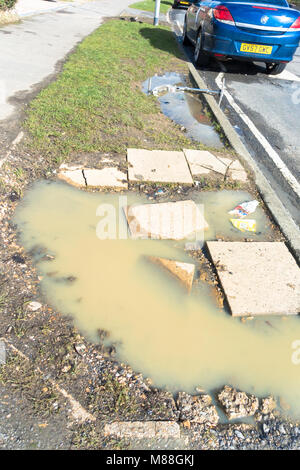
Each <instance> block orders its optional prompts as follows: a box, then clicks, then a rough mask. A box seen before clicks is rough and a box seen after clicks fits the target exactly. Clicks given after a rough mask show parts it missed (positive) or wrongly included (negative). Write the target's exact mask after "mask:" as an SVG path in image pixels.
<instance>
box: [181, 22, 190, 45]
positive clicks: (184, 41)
mask: <svg viewBox="0 0 300 470" xmlns="http://www.w3.org/2000/svg"><path fill="white" fill-rule="evenodd" d="M186 30H187V24H186V20H185V21H184V25H183V32H182V44H183V45H184V46H188V45H189V44H191V41H190V40H189V38H188V36H187V32H186Z"/></svg>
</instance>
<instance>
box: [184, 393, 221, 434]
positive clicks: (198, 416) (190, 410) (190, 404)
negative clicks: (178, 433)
mask: <svg viewBox="0 0 300 470" xmlns="http://www.w3.org/2000/svg"><path fill="white" fill-rule="evenodd" d="M177 406H178V409H179V411H180V416H179V419H180V421H183V422H187V421H188V422H194V423H198V424H206V425H207V426H216V425H217V424H218V422H219V415H218V413H217V410H216V407H215V406H214V405H213V404H212V399H211V397H210V396H209V395H189V394H188V393H186V392H180V393H179V394H178V398H177Z"/></svg>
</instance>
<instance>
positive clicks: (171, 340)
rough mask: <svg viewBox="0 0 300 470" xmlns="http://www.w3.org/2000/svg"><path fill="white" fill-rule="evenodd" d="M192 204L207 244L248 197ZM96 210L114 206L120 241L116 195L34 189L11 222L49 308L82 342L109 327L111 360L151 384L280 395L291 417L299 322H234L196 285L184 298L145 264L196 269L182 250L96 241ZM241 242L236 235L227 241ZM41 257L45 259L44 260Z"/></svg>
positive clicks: (297, 389) (298, 389) (174, 245)
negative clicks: (199, 211) (156, 259)
mask: <svg viewBox="0 0 300 470" xmlns="http://www.w3.org/2000/svg"><path fill="white" fill-rule="evenodd" d="M125 196H127V198H128V200H127V202H128V203H129V204H133V203H141V202H147V199H146V198H145V197H142V196H140V195H138V194H133V193H131V194H129V193H128V194H125ZM122 197H124V195H123V196H122ZM197 197H199V202H203V203H204V204H205V216H206V218H207V220H208V222H209V223H210V224H211V225H213V224H215V225H214V227H212V228H211V229H210V231H209V232H208V233H207V238H215V233H216V232H218V233H220V234H223V235H224V236H229V235H232V234H233V232H232V228H231V226H230V224H229V222H228V220H227V221H226V223H225V222H224V219H225V218H226V217H227V216H225V215H224V214H225V213H226V211H227V210H229V209H231V208H232V207H234V206H235V205H236V204H238V203H239V202H242V201H243V200H244V199H245V198H247V199H248V200H249V199H250V196H249V195H247V193H244V192H233V191H226V192H223V193H219V194H218V195H217V196H216V194H214V193H201V195H199V196H197ZM122 201H123V203H124V200H122ZM197 202H198V201H197ZM104 204H105V206H104ZM100 206H101V207H102V209H103V208H104V209H106V210H114V208H115V211H116V216H117V223H116V226H115V229H116V230H117V232H118V231H119V230H121V233H123V235H124V233H126V230H127V225H126V222H125V218H124V216H123V212H122V210H119V196H118V195H116V194H108V193H107V194H100V193H86V192H83V191H79V190H77V189H75V188H72V187H69V186H68V185H66V184H63V183H56V182H50V183H49V182H39V183H36V184H35V185H34V186H33V187H32V189H31V190H29V191H28V192H27V194H26V195H25V197H24V199H23V201H22V202H21V203H20V205H19V206H18V210H17V212H16V215H15V222H16V223H17V225H18V228H19V232H20V239H21V242H22V244H23V245H24V246H25V248H26V249H27V251H31V252H32V253H33V256H34V257H35V259H36V263H37V267H38V271H39V274H40V275H41V276H43V279H42V282H41V287H42V291H43V294H44V296H45V298H46V299H47V300H48V302H49V304H51V305H53V306H54V307H55V308H56V309H58V310H59V311H60V312H62V313H63V314H65V315H72V317H73V318H74V321H75V323H76V326H77V327H78V328H79V329H80V330H81V332H82V333H84V334H85V335H86V336H87V337H88V338H89V339H90V340H93V341H96V342H97V341H98V334H97V330H98V329H103V330H108V331H109V332H110V339H111V341H112V342H116V343H118V344H119V346H118V347H117V354H118V357H119V358H120V359H121V360H122V361H124V362H125V361H126V362H128V363H129V364H130V365H131V366H132V367H133V368H134V369H135V370H136V371H141V372H142V373H143V374H144V375H145V376H148V377H151V378H152V380H153V382H154V384H155V385H156V386H161V387H164V386H166V387H168V389H170V390H173V391H174V392H175V391H177V390H186V391H188V392H193V391H195V387H196V386H201V387H203V388H205V390H207V391H213V390H215V389H216V388H218V387H221V386H223V385H224V384H231V385H233V386H235V387H238V388H240V389H242V390H245V391H247V392H253V393H255V394H257V395H258V396H264V395H267V394H269V393H273V394H275V396H277V397H282V398H283V399H284V400H285V401H286V402H287V403H289V405H290V406H291V410H292V411H293V413H294V414H296V415H297V416H300V365H298V366H297V365H295V364H294V363H293V362H292V354H293V352H294V350H293V349H292V343H293V342H294V341H295V340H298V339H300V321H299V318H297V317H292V318H291V317H289V318H281V317H268V318H267V319H266V318H258V319H254V320H252V321H247V322H246V323H242V322H241V320H240V319H235V318H232V317H231V316H230V315H229V314H228V313H227V312H225V310H222V309H220V308H218V306H217V302H216V300H215V298H214V296H213V294H212V291H211V287H209V286H208V285H207V284H205V283H203V282H201V281H199V282H196V283H195V284H194V288H193V290H192V293H191V294H190V296H188V295H187V294H186V293H185V291H184V290H183V289H181V288H179V286H178V284H177V282H176V281H175V280H173V279H172V278H170V277H168V275H166V273H165V272H163V271H161V270H160V269H159V267H158V266H155V265H152V264H151V263H149V262H148V261H147V260H146V259H145V255H151V256H163V257H167V258H171V259H176V260H178V261H187V262H192V263H195V264H196V261H195V260H193V258H191V257H190V256H189V255H188V253H187V252H184V251H183V244H182V243H178V242H174V241H160V240H139V241H133V240H130V239H122V240H120V239H115V240H100V239H99V238H98V237H97V236H96V228H97V224H98V223H99V220H100V217H99V216H96V211H97V209H98V208H99V207H100ZM98 214H99V212H98ZM256 219H257V220H258V222H259V224H261V229H262V230H261V232H262V233H261V234H260V235H258V236H259V239H260V240H263V239H267V237H268V233H269V234H270V229H268V228H267V227H266V219H265V216H264V214H263V212H262V211H261V210H258V211H257V214H256ZM244 236H245V235H244V234H240V233H235V239H242V238H243V237H244ZM239 237H240V238H239ZM37 247H39V248H37ZM41 253H42V254H43V257H41ZM45 253H47V254H51V255H52V256H53V257H54V259H53V260H52V261H45V256H44V255H45ZM266 275H267V273H266ZM266 295H270V293H266Z"/></svg>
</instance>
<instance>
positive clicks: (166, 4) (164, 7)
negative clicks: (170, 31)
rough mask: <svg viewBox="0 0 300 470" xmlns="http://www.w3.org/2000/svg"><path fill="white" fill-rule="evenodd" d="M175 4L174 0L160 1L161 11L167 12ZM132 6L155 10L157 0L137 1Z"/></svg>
mask: <svg viewBox="0 0 300 470" xmlns="http://www.w3.org/2000/svg"><path fill="white" fill-rule="evenodd" d="M172 5H173V2H172V1H169V0H162V1H161V2H160V12H161V13H167V11H168V10H169V8H171V6H172ZM129 7H130V8H136V9H137V10H143V11H153V12H154V9H155V0H144V1H143V2H137V3H133V4H132V5H129Z"/></svg>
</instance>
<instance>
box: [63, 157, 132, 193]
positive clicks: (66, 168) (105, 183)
mask: <svg viewBox="0 0 300 470" xmlns="http://www.w3.org/2000/svg"><path fill="white" fill-rule="evenodd" d="M59 170H60V171H59V174H58V177H59V178H60V179H62V180H64V181H66V182H67V183H69V184H72V185H73V186H77V187H86V186H88V187H90V188H114V189H128V182H127V174H126V173H124V172H122V171H120V170H118V168H116V167H105V168H102V169H96V168H94V169H93V168H85V167H84V166H83V165H80V164H78V165H68V164H66V163H63V164H62V165H61V166H60V167H59Z"/></svg>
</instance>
